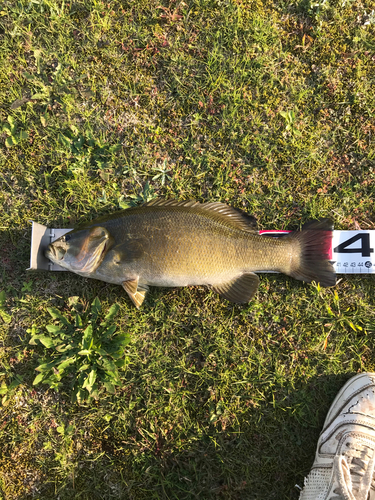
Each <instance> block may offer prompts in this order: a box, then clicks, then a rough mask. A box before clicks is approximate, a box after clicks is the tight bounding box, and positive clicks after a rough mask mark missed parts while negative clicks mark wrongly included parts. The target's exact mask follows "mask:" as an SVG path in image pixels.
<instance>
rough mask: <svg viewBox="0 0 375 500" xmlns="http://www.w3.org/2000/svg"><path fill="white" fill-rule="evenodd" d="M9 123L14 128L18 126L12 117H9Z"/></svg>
mask: <svg viewBox="0 0 375 500" xmlns="http://www.w3.org/2000/svg"><path fill="white" fill-rule="evenodd" d="M8 123H9V124H10V126H11V127H12V128H13V127H15V126H16V120H15V119H14V118H13V116H12V115H8Z"/></svg>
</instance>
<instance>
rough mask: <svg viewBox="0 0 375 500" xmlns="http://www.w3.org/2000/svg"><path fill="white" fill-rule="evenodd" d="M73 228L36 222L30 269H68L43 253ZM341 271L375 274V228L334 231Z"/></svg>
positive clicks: (274, 233) (270, 232)
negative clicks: (56, 226) (51, 226)
mask: <svg viewBox="0 0 375 500" xmlns="http://www.w3.org/2000/svg"><path fill="white" fill-rule="evenodd" d="M68 231H70V229H52V228H47V227H46V226H43V225H42V224H38V223H36V222H33V226H32V232H31V254H30V268H29V269H34V270H36V269H44V270H46V271H65V269H63V268H62V267H60V266H57V265H56V264H52V262H50V261H49V260H48V259H46V257H45V256H44V251H45V249H46V248H47V246H48V245H49V244H50V243H52V241H54V240H55V239H56V238H59V237H60V236H62V235H63V234H65V233H67V232H68ZM290 232H291V231H282V230H281V231H280V230H263V231H259V234H264V235H268V236H282V235H284V234H288V233H290ZM329 258H330V260H331V261H332V262H333V267H334V268H335V271H336V273H338V274H375V230H369V231H332V245H331V252H330V256H329Z"/></svg>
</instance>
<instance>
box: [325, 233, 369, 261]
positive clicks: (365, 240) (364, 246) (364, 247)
mask: <svg viewBox="0 0 375 500" xmlns="http://www.w3.org/2000/svg"><path fill="white" fill-rule="evenodd" d="M358 240H361V247H360V248H347V247H348V246H349V245H351V244H352V243H355V242H356V241H358ZM333 251H334V252H336V253H362V257H370V254H371V253H373V252H374V249H373V248H370V235H369V233H362V234H356V235H355V236H353V237H352V238H349V239H348V240H346V241H344V242H343V243H340V245H338V246H337V247H336V248H334V249H333Z"/></svg>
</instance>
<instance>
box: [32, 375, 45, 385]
mask: <svg viewBox="0 0 375 500" xmlns="http://www.w3.org/2000/svg"><path fill="white" fill-rule="evenodd" d="M43 379H44V373H38V375H37V376H36V377H35V378H34V380H33V385H37V384H39V383H40V382H41V381H42V380H43Z"/></svg>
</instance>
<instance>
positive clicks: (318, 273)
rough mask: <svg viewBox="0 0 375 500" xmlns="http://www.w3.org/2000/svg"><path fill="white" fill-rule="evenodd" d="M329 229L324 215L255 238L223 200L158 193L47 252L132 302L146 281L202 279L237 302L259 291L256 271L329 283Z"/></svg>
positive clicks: (244, 218)
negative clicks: (288, 229)
mask: <svg viewBox="0 0 375 500" xmlns="http://www.w3.org/2000/svg"><path fill="white" fill-rule="evenodd" d="M332 229H333V226H332V222H331V221H330V220H328V219H323V220H317V221H312V222H309V223H307V224H305V225H304V226H303V228H302V230H301V231H295V232H293V233H290V234H289V235H287V236H282V237H280V238H274V237H267V236H260V235H259V234H258V231H257V229H256V224H255V219H254V218H252V217H250V216H248V215H246V214H244V213H241V212H239V211H237V210H235V209H234V208H231V207H229V206H228V205H225V204H224V203H219V202H212V203H203V204H201V203H199V202H195V201H183V202H178V201H175V200H168V201H165V200H160V199H157V200H152V201H151V202H149V203H146V204H145V205H142V206H140V207H135V208H129V209H127V210H123V211H121V212H117V213H114V214H112V215H109V216H105V217H101V218H99V219H96V220H93V221H91V222H89V223H86V224H85V225H84V226H83V227H81V228H78V229H73V230H72V231H70V232H69V233H66V234H65V235H64V236H62V237H61V238H59V239H57V240H56V241H54V242H53V243H51V244H50V245H49V246H48V248H47V250H46V252H45V255H46V257H47V258H48V259H50V260H51V261H52V262H54V263H56V264H58V265H59V266H61V267H64V268H65V269H67V270H69V271H72V272H74V273H76V274H79V275H81V276H85V277H89V278H95V279H99V280H102V281H106V282H108V283H114V284H118V285H122V286H123V287H124V289H125V290H126V292H127V293H128V295H129V297H130V298H131V300H132V301H133V303H134V304H135V306H136V307H137V308H139V307H140V306H141V304H142V302H143V300H144V298H145V295H146V293H147V290H148V287H149V286H150V285H151V286H163V287H177V286H188V285H207V286H209V287H210V288H211V289H213V290H214V291H215V292H217V293H218V294H219V295H221V296H222V297H224V298H226V299H227V300H229V301H231V302H235V303H240V304H243V303H246V302H248V301H249V300H250V299H251V298H252V297H253V295H254V294H255V292H256V291H257V288H258V284H259V278H258V276H257V275H256V274H254V272H255V271H277V272H281V273H284V274H287V275H289V276H292V277H293V278H296V279H298V280H302V281H306V282H311V281H317V282H319V283H320V284H321V285H322V286H324V287H328V286H333V285H335V283H336V274H335V272H334V269H333V266H332V264H331V263H330V262H329V249H330V245H331V239H332Z"/></svg>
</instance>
